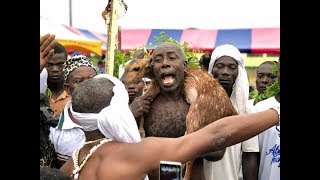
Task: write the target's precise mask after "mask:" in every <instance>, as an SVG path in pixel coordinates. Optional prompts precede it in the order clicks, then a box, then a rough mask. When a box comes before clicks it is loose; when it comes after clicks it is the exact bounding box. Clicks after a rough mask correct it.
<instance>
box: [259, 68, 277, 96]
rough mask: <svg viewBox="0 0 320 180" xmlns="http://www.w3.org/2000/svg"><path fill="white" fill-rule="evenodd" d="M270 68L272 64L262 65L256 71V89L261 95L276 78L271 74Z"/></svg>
mask: <svg viewBox="0 0 320 180" xmlns="http://www.w3.org/2000/svg"><path fill="white" fill-rule="evenodd" d="M272 66H273V65H272V64H262V65H260V66H259V67H258V69H257V77H256V87H257V90H258V93H259V94H262V93H263V92H264V91H265V90H266V87H267V86H270V85H271V84H272V83H273V82H274V80H275V78H276V75H275V74H273V73H272Z"/></svg>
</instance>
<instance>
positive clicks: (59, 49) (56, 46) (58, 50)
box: [53, 42, 68, 60]
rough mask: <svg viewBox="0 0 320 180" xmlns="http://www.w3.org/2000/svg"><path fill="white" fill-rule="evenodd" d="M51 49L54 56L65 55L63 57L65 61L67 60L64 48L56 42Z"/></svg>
mask: <svg viewBox="0 0 320 180" xmlns="http://www.w3.org/2000/svg"><path fill="white" fill-rule="evenodd" d="M53 49H54V53H55V54H60V53H63V54H64V55H65V57H66V60H67V58H68V53H67V50H66V48H65V47H64V46H63V45H62V44H60V43H58V42H56V43H55V44H54V46H53Z"/></svg>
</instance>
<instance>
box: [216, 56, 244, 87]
mask: <svg viewBox="0 0 320 180" xmlns="http://www.w3.org/2000/svg"><path fill="white" fill-rule="evenodd" d="M238 72H239V71H238V63H237V61H236V60H235V59H233V58H232V57H229V56H222V57H220V58H218V59H217V60H216V62H215V64H214V66H213V69H212V72H211V73H212V75H213V77H214V78H216V79H217V80H218V81H219V83H220V84H221V85H222V86H223V88H224V89H225V90H231V89H232V87H233V85H234V83H235V81H236V78H237V76H238Z"/></svg>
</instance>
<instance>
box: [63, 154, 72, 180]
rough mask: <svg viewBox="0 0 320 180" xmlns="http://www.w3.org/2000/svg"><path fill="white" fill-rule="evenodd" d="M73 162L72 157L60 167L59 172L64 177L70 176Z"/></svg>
mask: <svg viewBox="0 0 320 180" xmlns="http://www.w3.org/2000/svg"><path fill="white" fill-rule="evenodd" d="M73 168H74V166H73V160H72V157H70V158H69V159H68V161H67V162H66V163H64V165H63V166H61V168H60V171H62V172H64V173H65V174H66V175H68V176H71V175H72V171H73Z"/></svg>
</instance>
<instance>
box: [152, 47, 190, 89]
mask: <svg viewBox="0 0 320 180" xmlns="http://www.w3.org/2000/svg"><path fill="white" fill-rule="evenodd" d="M153 61H154V64H153V72H154V75H155V78H156V80H157V81H158V82H159V84H160V87H161V89H162V90H164V91H166V92H173V91H175V90H177V89H178V88H179V87H182V84H183V80H184V70H185V57H184V55H183V53H182V50H181V49H180V48H179V47H178V46H176V45H175V44H173V43H163V44H161V45H159V46H158V47H156V48H155V50H154V52H153Z"/></svg>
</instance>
